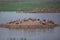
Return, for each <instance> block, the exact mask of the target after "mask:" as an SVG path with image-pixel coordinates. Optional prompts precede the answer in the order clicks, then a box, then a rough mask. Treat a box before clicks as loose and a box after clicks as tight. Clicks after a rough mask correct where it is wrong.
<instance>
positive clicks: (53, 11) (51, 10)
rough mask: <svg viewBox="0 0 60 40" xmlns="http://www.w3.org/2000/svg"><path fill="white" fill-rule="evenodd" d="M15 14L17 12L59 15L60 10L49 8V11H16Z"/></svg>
mask: <svg viewBox="0 0 60 40" xmlns="http://www.w3.org/2000/svg"><path fill="white" fill-rule="evenodd" d="M16 12H17V13H19V12H23V13H60V9H56V8H50V9H45V8H44V9H38V8H36V9H33V10H30V11H23V10H20V11H19V10H17V11H16Z"/></svg>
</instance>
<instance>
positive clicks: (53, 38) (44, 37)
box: [0, 12, 60, 40]
mask: <svg viewBox="0 0 60 40" xmlns="http://www.w3.org/2000/svg"><path fill="white" fill-rule="evenodd" d="M24 18H36V19H38V18H39V19H49V20H53V21H54V22H56V23H58V24H60V14H59V13H55V14H54V13H51V14H50V13H49V14H47V13H45V14H32V13H31V14H28V13H27V14H25V13H16V12H0V24H1V23H7V22H9V21H14V20H17V19H24ZM10 38H15V40H20V39H21V38H26V39H27V40H60V26H59V27H56V28H54V29H19V30H16V29H10V30H9V29H7V28H0V40H9V39H10Z"/></svg>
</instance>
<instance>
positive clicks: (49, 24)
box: [0, 18, 57, 29]
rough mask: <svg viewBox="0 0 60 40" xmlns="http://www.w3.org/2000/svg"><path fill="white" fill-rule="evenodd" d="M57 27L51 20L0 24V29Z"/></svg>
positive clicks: (29, 20) (26, 20)
mask: <svg viewBox="0 0 60 40" xmlns="http://www.w3.org/2000/svg"><path fill="white" fill-rule="evenodd" d="M55 26H57V24H55V23H54V22H53V21H52V20H45V19H44V20H40V19H31V18H29V19H24V20H17V21H12V22H8V23H6V24H0V27H2V28H9V29H22V28H53V27H55Z"/></svg>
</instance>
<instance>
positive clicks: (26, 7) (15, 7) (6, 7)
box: [0, 2, 60, 11]
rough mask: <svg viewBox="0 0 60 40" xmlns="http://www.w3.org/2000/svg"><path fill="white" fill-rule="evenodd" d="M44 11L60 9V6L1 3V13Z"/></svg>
mask: <svg viewBox="0 0 60 40" xmlns="http://www.w3.org/2000/svg"><path fill="white" fill-rule="evenodd" d="M36 8H39V9H43V8H46V9H47V8H60V5H58V4H57V5H53V4H51V5H47V4H36V3H27V2H0V11H17V10H20V11H26V10H33V9H36Z"/></svg>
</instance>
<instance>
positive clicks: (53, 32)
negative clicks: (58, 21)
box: [0, 27, 60, 40]
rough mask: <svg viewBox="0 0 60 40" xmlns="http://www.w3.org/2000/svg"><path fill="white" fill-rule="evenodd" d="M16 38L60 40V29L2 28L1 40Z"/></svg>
mask: <svg viewBox="0 0 60 40" xmlns="http://www.w3.org/2000/svg"><path fill="white" fill-rule="evenodd" d="M10 38H15V40H20V39H21V38H26V39H27V40H60V27H56V28H54V29H50V30H48V29H45V30H44V29H19V30H16V29H10V30H9V29H7V28H0V40H9V39H10Z"/></svg>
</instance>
